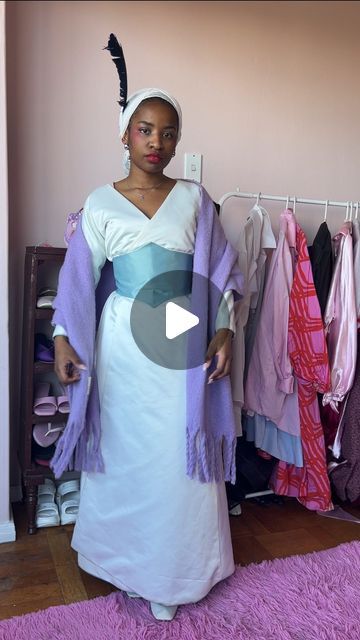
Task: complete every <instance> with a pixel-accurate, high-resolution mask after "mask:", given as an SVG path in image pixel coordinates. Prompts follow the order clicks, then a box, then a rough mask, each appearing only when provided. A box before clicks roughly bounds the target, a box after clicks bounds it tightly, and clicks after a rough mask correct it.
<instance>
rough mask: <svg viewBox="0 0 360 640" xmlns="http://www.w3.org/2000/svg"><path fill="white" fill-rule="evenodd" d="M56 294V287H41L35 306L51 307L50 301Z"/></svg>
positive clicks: (39, 307) (51, 301)
mask: <svg viewBox="0 0 360 640" xmlns="http://www.w3.org/2000/svg"><path fill="white" fill-rule="evenodd" d="M56 295H57V291H56V289H41V291H39V295H38V299H37V301H36V306H37V308H38V309H52V303H53V302H54V300H55V297H56Z"/></svg>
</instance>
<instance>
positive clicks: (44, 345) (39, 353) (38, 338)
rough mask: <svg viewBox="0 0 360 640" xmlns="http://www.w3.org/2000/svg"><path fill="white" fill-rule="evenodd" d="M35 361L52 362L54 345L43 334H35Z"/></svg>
mask: <svg viewBox="0 0 360 640" xmlns="http://www.w3.org/2000/svg"><path fill="white" fill-rule="evenodd" d="M34 357H35V360H40V362H54V360H55V352H54V343H53V341H52V340H50V338H48V337H47V336H46V335H45V334H44V333H36V334H35V353H34Z"/></svg>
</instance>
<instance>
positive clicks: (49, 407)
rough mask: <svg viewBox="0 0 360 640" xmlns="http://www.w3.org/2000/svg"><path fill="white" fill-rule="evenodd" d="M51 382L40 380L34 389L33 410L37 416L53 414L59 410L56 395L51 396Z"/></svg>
mask: <svg viewBox="0 0 360 640" xmlns="http://www.w3.org/2000/svg"><path fill="white" fill-rule="evenodd" d="M49 394H50V383H49V382H38V383H37V384H36V385H35V390H34V406H33V411H34V413H35V414H36V415H37V416H53V415H55V413H56V410H57V402H56V398H55V396H50V395H49Z"/></svg>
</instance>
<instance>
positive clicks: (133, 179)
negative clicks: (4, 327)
mask: <svg viewBox="0 0 360 640" xmlns="http://www.w3.org/2000/svg"><path fill="white" fill-rule="evenodd" d="M120 133H121V136H122V141H123V143H124V145H125V148H126V150H127V152H128V155H129V158H130V171H129V175H128V176H127V177H126V178H125V179H123V180H120V181H118V182H115V183H113V184H111V185H110V184H107V185H104V186H102V187H100V188H98V189H96V190H95V191H93V192H92V193H91V194H90V196H89V197H88V198H87V200H86V203H85V205H84V210H83V213H82V216H81V223H80V224H79V225H78V229H77V230H76V232H75V235H77V238H75V237H74V239H71V241H70V243H69V249H68V251H67V256H66V260H65V264H64V267H63V269H62V274H61V276H60V280H59V288H58V297H57V299H56V301H55V304H54V306H55V309H56V312H55V316H54V322H55V323H57V326H56V329H55V332H54V335H55V353H56V372H57V375H58V377H59V379H60V381H61V382H62V383H63V384H66V385H69V387H68V389H69V396H70V400H71V406H72V413H73V414H74V415H75V418H73V420H72V418H71V415H70V419H69V422H68V425H67V429H66V430H65V433H64V435H63V437H62V439H61V440H60V441H59V442H58V447H57V452H56V455H55V458H54V460H53V463H52V466H53V468H54V470H55V474H56V475H58V476H59V475H60V474H61V472H62V471H63V470H64V468H66V467H65V465H66V463H67V462H69V460H70V454H72V453H73V451H74V448H75V446H77V447H78V449H81V453H76V455H75V463H73V466H74V467H75V468H79V469H81V470H82V471H83V473H82V482H81V500H80V507H79V514H78V517H77V522H76V526H75V529H74V536H73V540H72V546H73V548H74V549H75V550H76V551H77V552H78V562H79V566H80V567H81V568H82V569H83V570H85V571H87V572H88V573H90V574H92V575H95V576H97V577H99V578H102V579H104V580H106V581H108V582H110V583H112V584H114V585H115V586H117V587H118V588H120V589H123V590H125V591H127V593H128V595H129V596H133V597H135V596H139V597H143V598H145V599H147V600H149V601H150V603H151V610H152V612H153V614H154V616H155V617H156V618H157V619H160V620H171V619H172V618H173V617H174V615H175V613H176V609H177V606H178V605H180V604H185V603H189V602H196V601H198V600H200V599H201V598H203V597H204V596H205V595H206V594H207V593H208V592H209V591H210V589H211V588H212V587H213V586H214V584H216V583H217V582H219V581H220V580H222V579H224V578H226V577H228V576H230V575H231V574H232V573H233V571H234V561H233V553H232V546H231V538H230V529H229V519H228V510H227V500H226V493H225V485H224V479H232V480H234V452H235V442H236V435H235V425H234V423H233V416H232V414H231V410H230V409H229V407H230V404H231V402H228V399H229V397H228V396H229V384H228V383H229V380H228V374H229V371H230V360H231V337H232V335H233V329H234V326H233V324H231V318H230V322H229V318H228V317H227V318H226V315H228V314H226V313H225V314H224V309H225V311H227V308H226V304H224V299H225V298H224V299H223V300H222V301H221V303H219V300H218V301H217V303H216V305H217V316H216V324H215V328H214V329H213V331H212V333H213V335H212V338H211V340H210V342H209V344H208V345H207V346H208V349H207V350H206V348H205V350H204V352H203V361H202V365H204V366H193V367H192V369H191V370H190V369H188V370H186V369H185V368H179V367H178V368H176V367H173V368H171V367H168V366H161V364H158V360H157V355H156V353H155V352H156V351H157V350H158V349H159V347H158V346H156V345H155V348H154V353H155V356H154V358H151V357H150V358H149V357H147V355H145V354H144V353H143V351H142V350H141V349H139V347H138V344H137V341H136V336H135V335H133V331H132V329H133V327H132V326H131V311H132V307H133V303H134V298H135V297H136V293H137V292H138V291H139V290H140V289H141V287H142V285H143V284H144V281H145V282H146V281H150V282H151V279H152V278H154V277H155V278H156V277H157V276H158V275H159V274H162V273H164V272H167V271H168V270H169V269H171V270H173V269H174V264H175V269H176V264H179V265H180V266H179V267H178V268H179V269H182V270H184V269H188V270H190V271H191V270H192V269H194V271H195V270H196V269H195V267H196V256H199V257H198V265H200V263H201V261H203V262H204V263H205V261H206V262H207V264H208V269H210V271H209V270H208V273H209V275H210V276H211V274H212V273H213V272H214V274H215V275H214V281H215V285H216V286H215V288H216V289H218V288H220V289H221V293H225V292H227V293H226V300H227V303H228V305H229V306H230V307H231V305H232V295H233V294H232V290H234V291H237V292H238V293H239V291H240V286H241V278H240V276H239V275H238V274H237V272H236V269H235V267H234V265H235V263H236V254H235V252H234V251H233V250H232V249H231V247H230V246H229V244H228V243H227V242H226V240H225V237H224V235H223V232H222V230H221V227H220V223H219V222H218V220H217V216H216V213H214V207H213V206H212V203H211V201H210V199H209V196H208V195H207V194H206V192H205V191H204V189H203V188H202V187H201V186H200V185H198V184H197V183H193V182H189V181H185V180H174V179H172V178H169V177H167V176H166V175H164V169H165V167H166V166H167V165H168V164H169V162H170V160H171V158H172V157H173V156H174V155H175V149H176V144H177V142H178V140H179V138H180V134H181V110H180V107H179V105H178V103H177V101H176V100H175V99H174V98H172V97H171V96H169V94H167V93H166V92H164V91H161V90H159V89H147V90H144V91H142V92H138V93H136V94H134V95H133V96H132V97H131V98H130V99H129V101H128V102H127V104H126V107H125V108H123V109H122V111H121V115H120ZM200 212H201V213H200ZM210 219H211V220H210ZM200 220H201V221H202V220H203V221H204V222H201V225H202V226H201V228H202V229H204V230H205V227H206V225H207V227H206V228H208V229H210V231H211V234H210V232H209V234H208V237H207V240H206V239H205V231H203V232H202V236H204V237H203V243H204V245H203V246H204V247H205V246H206V251H208V253H209V256H208V258H207V259H206V260H205V258H204V255H205V253H206V251H205V253H204V251H201V250H200V248H199V249H198V250H196V245H197V242H198V238H197V235H198V230H199V228H200V226H199V223H200ZM80 236H81V237H80ZM79 238H80V239H79ZM199 238H200V235H199ZM80 245H81V249H80V248H79V247H80ZM84 246H85V247H86V248H85V252H86V256H85V257H84V255H85V254H84V255H83V254H81V259H80V257H79V255H80V253H81V252H82V251H83V250H84ZM89 256H90V263H89V264H90V267H88V268H90V270H91V275H92V278H93V282H92V283H91V284H89V283H88V282H86V283H85V284H84V283H83V281H82V280H81V279H82V277H83V271H84V270H86V268H87V267H86V260H87V259H88V257H89ZM106 260H109V261H110V262H112V266H113V270H114V276H115V286H116V290H115V291H113V292H112V293H110V295H109V296H108V298H107V300H106V303H105V306H104V309H103V311H102V315H101V321H100V325H99V329H98V332H97V337H96V357H95V362H96V365H95V366H94V367H93V360H92V355H90V356H89V351H91V348H92V347H91V342H92V340H93V338H94V332H91V331H90V330H89V337H88V338H87V337H86V338H84V335H85V334H86V332H87V330H88V327H87V324H86V323H87V320H88V319H89V318H90V316H93V315H94V310H93V307H91V305H92V302H91V300H90V298H91V296H93V294H94V291H95V287H96V285H98V282H99V280H100V276H101V270H102V268H103V266H104V264H105V261H106ZM177 261H179V262H178V263H177ZM184 265H185V266H184ZM218 273H223V276H222V279H220V280H216V278H217V277H218V276H217V275H216V274H218ZM66 274H67V275H66ZM125 274H127V275H125ZM205 275H206V274H205V272H204V273H203V274H202V276H201V277H203V276H205ZM125 280H126V281H125ZM87 287H88V288H89V291H90V290H91V292H90V293H89V295H88V297H87V300H88V302H84V301H83V299H82V298H83V296H84V290H85V289H86V288H87ZM98 288H99V287H98ZM194 289H195V285H194V284H193V288H192V292H191V291H189V290H188V289H186V285H184V290H182V291H179V290H177V291H176V293H174V295H173V297H171V295H170V297H169V295H168V296H167V297H166V299H165V300H163V301H161V302H160V304H158V305H157V306H158V307H159V308H160V307H161V306H164V305H166V303H167V301H168V300H169V299H173V300H176V303H177V304H178V305H180V306H182V303H183V302H184V301H188V300H189V299H190V298H193V299H194V300H199V299H200V296H197V295H196V292H195V293H194ZM69 295H70V296H72V297H71V300H70V301H69ZM208 295H209V297H211V295H212V294H211V295H210V294H208ZM215 297H216V296H215ZM79 298H80V300H79ZM210 302H211V301H210ZM140 304H143V305H146V302H141V303H140ZM201 304H202V307H203V306H204V305H203V303H201ZM209 305H210V306H211V304H210V303H209ZM184 306H185V305H184ZM210 306H209V314H210ZM213 306H214V305H213ZM90 307H91V308H92V310H91V311H89V310H88V309H89V308H90ZM85 308H86V311H84V309H85ZM191 308H192V309H193V310H195V311H196V306H192V307H191ZM144 312H145V307H144ZM88 314H90V315H88ZM230 316H231V314H230ZM224 318H225V320H224ZM89 322H90V320H89ZM90 334H91V335H90ZM151 334H152V328H151V327H146V326H144V340H145V342H148V346H149V348H150V350H151V348H153V347H154V345H153V343H152V338H151ZM189 336H191V331H190V332H189ZM206 336H207V331H205V339H207V338H206ZM190 342H191V338H190ZM191 349H192V347H191V344H190V346H189V350H191ZM210 371H211V373H210V375H209V372H210ZM95 376H96V380H95ZM206 378H207V379H206ZM207 383H212V384H211V386H210V387H209V386H208V384H207ZM196 385H198V390H197V386H196ZM217 385H218V387H217ZM85 387H87V392H89V389H91V392H90V396H89V393H86V389H85ZM215 387H217V389H215ZM212 388H214V391H213V392H211V393H210V389H212ZM97 393H98V396H99V397H98V398H97ZM80 397H81V399H80ZM84 398H87V400H84ZM224 398H226V400H224ZM230 400H231V398H230ZM97 401H98V404H99V407H100V412H101V435H100V433H99V431H96V428H95V427H94V428H93V424H95V422H96V421H95V422H92V421H91V420H90V418H89V406H90V413H91V411H92V409H93V407H94V406H95V404H96V403H97ZM195 405H196V406H197V407H200V408H201V410H202V409H203V408H204V407H205V409H206V411H205V413H204V415H205V417H206V416H207V417H206V420H203V423H204V424H203V423H202V422H201V420H202V418H201V417H199V418H198V414H200V412H199V411H198V410H197V409H195V408H194V407H195ZM81 411H82V412H83V413H82V414H81ZM85 412H86V420H85V419H84V416H85ZM80 414H81V415H82V416H83V418H80V417H79V416H80ZM219 418H220V419H219ZM212 420H213V421H214V424H213V425H212ZM221 421H223V422H224V425H222V426H220V423H221ZM80 423H81V424H82V425H84V424H86V426H85V428H84V430H83V432H82V433H80V432H81V429H82V427H81V426H80V427H79V424H80ZM195 423H196V426H194V425H195ZM89 425H90V426H89ZM199 425H200V427H199ZM201 425H203V426H202V427H201ZM211 429H213V432H211ZM86 431H87V432H86ZM66 432H67V433H66ZM85 433H86V435H84V434H85ZM83 436H84V438H85V440H84V441H83V443H84V442H86V444H85V445H83V444H82V445H81V443H80V440H81V438H82V437H83ZM214 442H215V444H214ZM79 443H80V444H79ZM226 443H228V445H227V444H226ZM90 450H91V451H90ZM75 451H76V450H75ZM65 454H66V455H65ZM186 460H187V462H186ZM89 461H90V462H89Z"/></svg>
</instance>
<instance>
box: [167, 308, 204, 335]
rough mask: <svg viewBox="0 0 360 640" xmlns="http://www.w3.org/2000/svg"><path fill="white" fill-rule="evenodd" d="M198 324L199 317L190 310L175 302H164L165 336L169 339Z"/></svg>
mask: <svg viewBox="0 0 360 640" xmlns="http://www.w3.org/2000/svg"><path fill="white" fill-rule="evenodd" d="M197 324H199V318H198V317H197V316H195V315H194V314H193V313H190V311H186V310H185V309H183V308H182V307H180V306H179V305H178V304H175V302H168V303H167V304H166V328H165V332H166V337H167V338H168V339H169V340H172V339H173V338H176V337H177V336H180V335H181V334H182V333H185V331H189V329H192V328H193V327H196V325H197Z"/></svg>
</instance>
